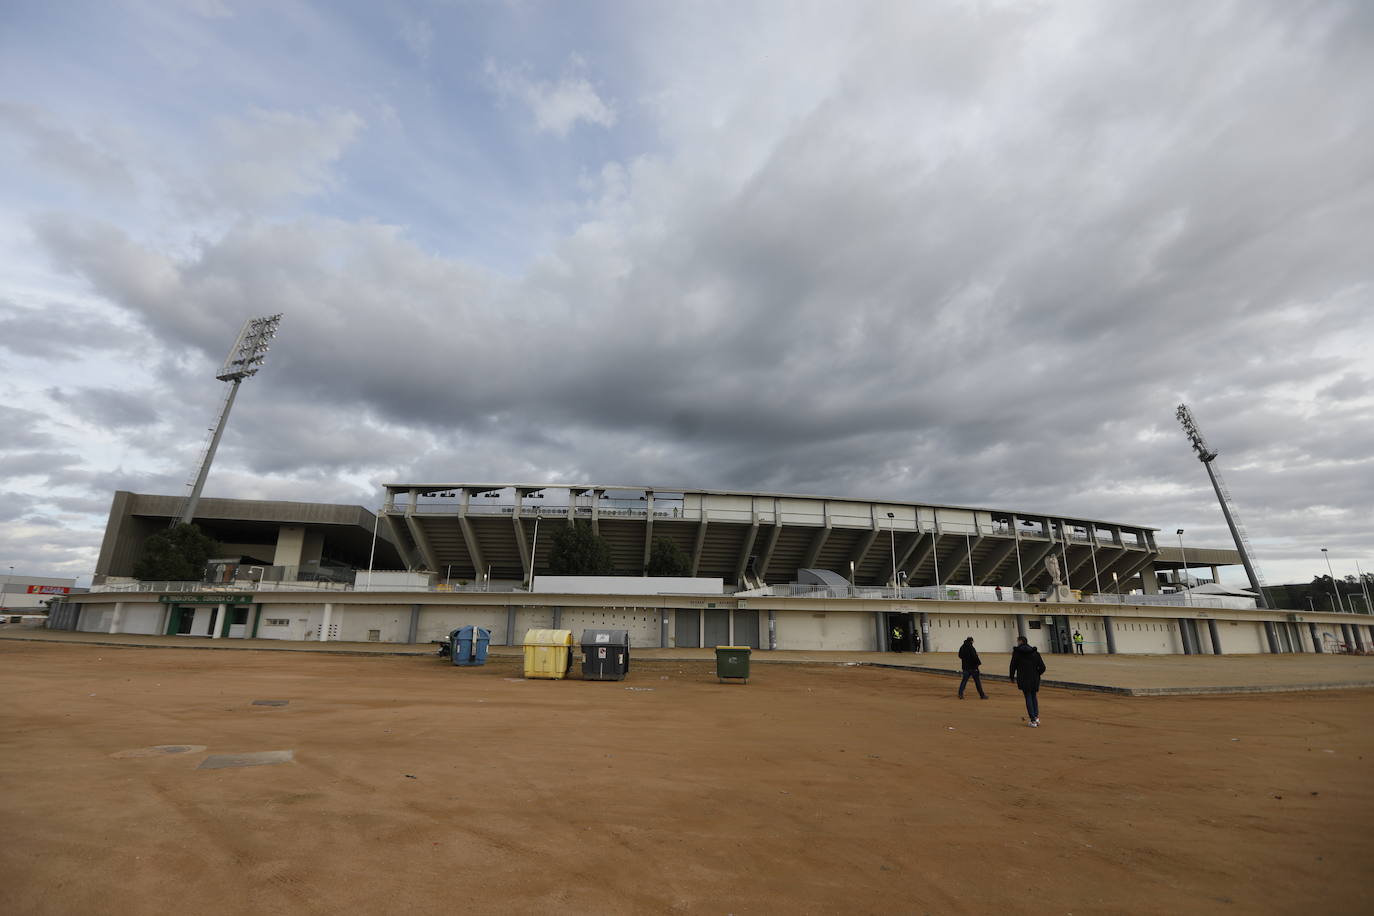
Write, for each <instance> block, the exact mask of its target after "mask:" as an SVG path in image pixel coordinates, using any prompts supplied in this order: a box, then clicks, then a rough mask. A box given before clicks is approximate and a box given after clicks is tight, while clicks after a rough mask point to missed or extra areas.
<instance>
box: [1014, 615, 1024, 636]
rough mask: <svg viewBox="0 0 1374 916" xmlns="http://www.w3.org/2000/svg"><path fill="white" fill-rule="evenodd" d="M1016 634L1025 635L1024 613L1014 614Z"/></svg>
mask: <svg viewBox="0 0 1374 916" xmlns="http://www.w3.org/2000/svg"><path fill="white" fill-rule="evenodd" d="M1016 635H1017V636H1025V635H1026V615H1025V614H1017V615H1016Z"/></svg>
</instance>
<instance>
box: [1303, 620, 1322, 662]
mask: <svg viewBox="0 0 1374 916" xmlns="http://www.w3.org/2000/svg"><path fill="white" fill-rule="evenodd" d="M1307 632H1308V633H1309V634H1310V635H1311V637H1312V651H1313V652H1316V653H1317V654H1318V655H1321V654H1322V653H1323V652H1324V651H1326V650H1324V649H1323V648H1322V638H1321V634H1319V633H1318V632H1317V625H1316V624H1315V623H1309V624H1308V625H1307Z"/></svg>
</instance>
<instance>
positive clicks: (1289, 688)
mask: <svg viewBox="0 0 1374 916" xmlns="http://www.w3.org/2000/svg"><path fill="white" fill-rule="evenodd" d="M859 664H861V665H863V666H865V667H868V668H892V669H894V670H898V671H919V672H921V673H922V674H938V675H940V676H942V677H951V678H953V677H963V672H962V671H951V670H950V669H948V668H931V667H928V666H924V665H886V664H883V663H882V662H860V663H859ZM982 678H983V680H985V681H987V680H990V681H997V682H1002V683H1008V684H1009V683H1011V678H1009V677H1006V676H1004V675H1001V674H982ZM1040 686H1042V687H1060V688H1063V689H1065V690H1083V691H1088V692H1090V693H1110V694H1115V695H1117V696H1123V697H1184V696H1221V695H1224V694H1228V693H1304V692H1306V691H1309V690H1368V689H1370V688H1374V681H1352V682H1350V683H1318V684H1238V685H1232V686H1222V687H1116V686H1112V685H1110V684H1085V683H1082V682H1080V681H1059V680H1049V679H1045V678H1042V679H1041V681H1040Z"/></svg>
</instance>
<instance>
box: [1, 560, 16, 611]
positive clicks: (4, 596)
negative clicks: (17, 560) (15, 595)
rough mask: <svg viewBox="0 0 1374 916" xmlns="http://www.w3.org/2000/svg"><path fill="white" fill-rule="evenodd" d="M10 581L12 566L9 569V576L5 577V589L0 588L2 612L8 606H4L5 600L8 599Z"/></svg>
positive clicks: (12, 577) (12, 579) (12, 578)
mask: <svg viewBox="0 0 1374 916" xmlns="http://www.w3.org/2000/svg"><path fill="white" fill-rule="evenodd" d="M12 581H14V567H13V566H11V567H10V574H9V575H8V576H6V577H5V587H4V588H0V611H3V610H5V609H6V608H7V607H8V605H6V603H5V601H6V599H7V598H8V597H9V593H10V583H11V582H12Z"/></svg>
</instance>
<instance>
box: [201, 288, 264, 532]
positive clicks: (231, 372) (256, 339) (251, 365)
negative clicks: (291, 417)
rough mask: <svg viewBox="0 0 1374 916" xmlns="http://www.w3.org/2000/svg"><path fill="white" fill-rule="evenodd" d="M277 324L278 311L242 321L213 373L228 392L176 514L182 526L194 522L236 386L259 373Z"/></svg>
mask: <svg viewBox="0 0 1374 916" xmlns="http://www.w3.org/2000/svg"><path fill="white" fill-rule="evenodd" d="M279 324H281V313H280V312H279V313H277V314H276V315H265V316H263V317H262V318H250V319H248V320H247V321H245V322H244V323H243V328H242V329H241V330H240V331H239V336H238V338H237V339H236V340H235V341H234V345H233V346H232V347H230V348H229V355H228V356H226V357H225V358H224V365H223V366H221V367H220V370H219V372H218V373H216V374H215V378H217V379H219V380H220V381H221V382H229V391H228V393H227V394H226V395H225V396H224V406H222V407H221V408H220V412H219V421H218V422H217V423H216V424H215V425H214V426H213V427H211V435H210V443H209V444H208V445H207V446H206V447H205V455H204V456H203V458H202V459H201V462H200V470H199V471H197V472H196V480H195V483H193V484H192V485H191V492H190V494H189V495H188V496H187V497H186V501H185V502H184V503H183V504H182V507H181V511H180V512H179V513H178V522H179V523H180V524H182V525H189V524H191V522H192V520H194V519H195V516H196V505H197V503H199V502H200V493H201V491H202V490H204V489H205V478H207V477H209V476H210V465H211V464H212V463H213V462H214V460H215V452H216V450H218V449H219V440H220V437H221V436H223V435H224V427H225V424H226V423H228V421H229V411H230V410H232V409H233V407H234V398H235V396H237V395H238V393H239V385H241V384H243V380H244V379H246V378H252V377H253V376H255V375H257V374H258V370H259V369H261V368H262V364H263V363H264V362H265V361H266V360H267V351H268V350H269V349H270V347H269V346H268V343H269V342H270V341H271V340H272V338H273V337H276V336H277V326H278V325H279Z"/></svg>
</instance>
